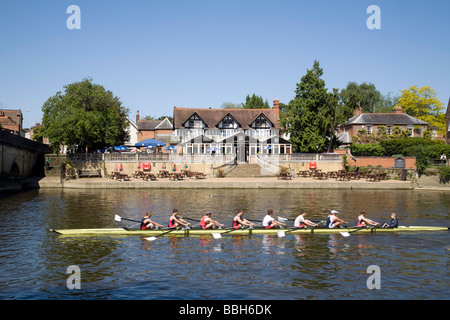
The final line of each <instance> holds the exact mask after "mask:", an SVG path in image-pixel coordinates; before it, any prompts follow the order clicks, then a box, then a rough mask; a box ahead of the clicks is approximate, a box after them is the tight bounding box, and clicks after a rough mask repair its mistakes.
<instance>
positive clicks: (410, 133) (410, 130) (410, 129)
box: [406, 126, 414, 137]
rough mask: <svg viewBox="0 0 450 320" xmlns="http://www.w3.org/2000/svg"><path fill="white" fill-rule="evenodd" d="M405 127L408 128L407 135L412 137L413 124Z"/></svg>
mask: <svg viewBox="0 0 450 320" xmlns="http://www.w3.org/2000/svg"><path fill="white" fill-rule="evenodd" d="M406 128H407V129H408V130H409V136H410V137H414V126H407V127H406Z"/></svg>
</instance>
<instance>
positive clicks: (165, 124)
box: [137, 118, 173, 130]
mask: <svg viewBox="0 0 450 320" xmlns="http://www.w3.org/2000/svg"><path fill="white" fill-rule="evenodd" d="M137 125H138V130H163V129H167V130H172V129H173V127H172V123H170V120H169V119H167V118H165V119H164V120H139V121H138V123H137Z"/></svg>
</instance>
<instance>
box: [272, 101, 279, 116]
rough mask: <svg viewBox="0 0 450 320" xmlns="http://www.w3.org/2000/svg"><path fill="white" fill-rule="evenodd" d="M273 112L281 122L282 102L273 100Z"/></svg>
mask: <svg viewBox="0 0 450 320" xmlns="http://www.w3.org/2000/svg"><path fill="white" fill-rule="evenodd" d="M273 110H275V114H276V115H277V120H280V101H279V100H278V99H275V100H273Z"/></svg>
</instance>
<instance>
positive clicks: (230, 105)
mask: <svg viewBox="0 0 450 320" xmlns="http://www.w3.org/2000/svg"><path fill="white" fill-rule="evenodd" d="M220 108H222V109H242V104H236V103H232V102H224V103H222V105H221V106H220Z"/></svg>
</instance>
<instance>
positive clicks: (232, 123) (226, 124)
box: [219, 114, 239, 129]
mask: <svg viewBox="0 0 450 320" xmlns="http://www.w3.org/2000/svg"><path fill="white" fill-rule="evenodd" d="M238 127H239V124H238V123H237V121H236V120H235V119H234V118H233V117H232V116H231V115H229V114H228V115H227V116H226V117H225V118H223V119H222V121H220V123H219V129H236V128H238Z"/></svg>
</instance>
